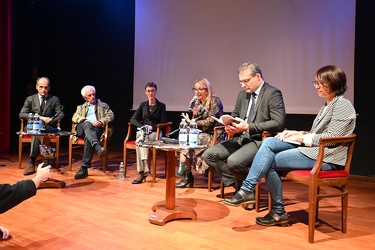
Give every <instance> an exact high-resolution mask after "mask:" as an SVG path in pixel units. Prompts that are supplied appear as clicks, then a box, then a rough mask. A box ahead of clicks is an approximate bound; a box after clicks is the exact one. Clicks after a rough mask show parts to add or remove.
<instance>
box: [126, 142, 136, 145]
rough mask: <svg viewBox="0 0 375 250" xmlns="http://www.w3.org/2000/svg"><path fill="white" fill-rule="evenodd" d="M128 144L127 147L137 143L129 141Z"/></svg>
mask: <svg viewBox="0 0 375 250" xmlns="http://www.w3.org/2000/svg"><path fill="white" fill-rule="evenodd" d="M126 144H127V145H135V141H128V142H127V143H126Z"/></svg>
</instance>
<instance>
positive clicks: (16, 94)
mask: <svg viewBox="0 0 375 250" xmlns="http://www.w3.org/2000/svg"><path fill="white" fill-rule="evenodd" d="M14 13H15V14H14V20H13V24H14V30H13V57H12V59H13V67H12V112H11V114H14V115H13V117H14V119H13V120H12V123H13V126H12V127H15V128H17V129H18V126H19V125H18V124H19V121H18V119H17V118H18V113H19V111H20V110H21V107H22V104H23V102H24V100H25V98H26V97H27V96H28V95H30V94H33V93H36V90H35V79H36V78H37V77H40V76H47V77H49V78H50V80H51V90H50V93H51V94H53V95H56V96H58V97H59V98H60V100H61V103H62V104H63V105H65V109H64V111H65V115H66V117H65V119H64V120H63V121H62V123H63V124H62V128H63V129H64V130H70V128H71V118H72V115H73V113H74V112H75V109H76V106H77V105H79V104H82V103H83V102H84V100H83V98H82V96H81V93H80V92H81V89H82V87H83V86H84V85H86V84H91V85H94V86H95V87H96V91H97V98H99V99H101V100H102V101H104V102H107V103H108V104H109V105H110V107H111V109H112V110H113V112H114V113H115V122H114V127H115V136H114V138H113V144H112V145H113V146H115V147H120V146H121V143H123V140H124V138H125V132H126V131H125V130H126V129H125V128H126V122H127V121H128V120H129V118H130V115H131V112H130V108H131V106H132V94H133V68H134V66H133V62H134V19H135V18H134V15H135V2H134V1H133V0H126V1H124V0H79V1H77V0H64V1H56V0H33V1H31V0H14ZM15 131H16V130H15ZM15 131H14V132H12V133H11V134H15ZM13 139H14V140H12V142H13V145H12V147H13V148H16V147H17V145H16V142H17V137H14V138H13Z"/></svg>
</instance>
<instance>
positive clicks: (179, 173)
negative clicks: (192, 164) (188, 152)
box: [176, 162, 189, 177]
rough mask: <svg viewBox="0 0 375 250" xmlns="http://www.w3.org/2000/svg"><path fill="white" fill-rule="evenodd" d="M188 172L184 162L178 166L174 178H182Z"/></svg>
mask: <svg viewBox="0 0 375 250" xmlns="http://www.w3.org/2000/svg"><path fill="white" fill-rule="evenodd" d="M187 171H189V167H188V166H186V162H180V164H179V166H178V170H177V173H176V176H177V177H181V176H184V174H185V173H186V172H187Z"/></svg>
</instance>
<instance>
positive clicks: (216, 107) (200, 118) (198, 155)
mask: <svg viewBox="0 0 375 250" xmlns="http://www.w3.org/2000/svg"><path fill="white" fill-rule="evenodd" d="M193 91H194V94H195V96H196V99H197V100H196V102H195V104H194V106H193V108H192V112H193V114H192V117H191V118H190V117H189V114H187V113H182V115H181V116H182V117H183V118H184V119H185V120H186V121H187V122H190V121H191V119H195V121H196V123H197V125H198V129H200V130H201V131H202V132H201V133H200V135H199V143H200V144H207V145H208V146H210V144H211V141H212V136H213V133H214V127H215V126H216V125H217V123H216V121H215V120H213V119H212V118H211V116H215V117H217V118H220V117H221V116H222V115H223V114H224V109H223V103H222V102H221V100H220V98H219V97H217V96H216V95H214V94H213V93H212V88H211V84H210V82H209V81H208V80H207V79H206V78H201V79H198V80H196V81H195V83H194V88H193ZM190 103H193V99H192V100H191V101H190ZM223 137H224V135H223V134H220V135H219V138H218V141H221V140H222V139H223ZM204 150H205V149H199V150H198V149H197V150H184V151H181V152H180V164H179V168H178V171H177V173H176V176H182V179H181V181H180V182H179V183H177V184H176V188H185V187H186V186H187V185H190V187H193V185H194V177H193V174H192V172H191V168H194V169H195V170H196V171H197V172H198V173H203V172H205V170H206V169H207V168H208V166H207V165H206V164H205V162H204V161H203V152H204ZM187 158H188V159H187ZM187 160H188V161H190V164H187ZM188 165H191V167H188Z"/></svg>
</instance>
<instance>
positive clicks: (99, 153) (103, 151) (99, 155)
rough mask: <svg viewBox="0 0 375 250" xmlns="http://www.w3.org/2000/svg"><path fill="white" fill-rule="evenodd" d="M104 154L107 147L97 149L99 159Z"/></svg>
mask: <svg viewBox="0 0 375 250" xmlns="http://www.w3.org/2000/svg"><path fill="white" fill-rule="evenodd" d="M106 155H107V149H106V148H103V147H101V148H100V149H99V150H98V157H99V159H101V158H103V157H104V156H106Z"/></svg>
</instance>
